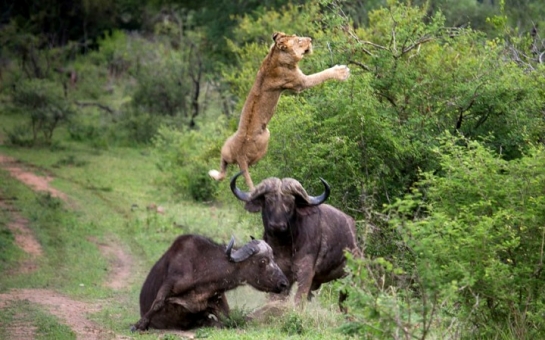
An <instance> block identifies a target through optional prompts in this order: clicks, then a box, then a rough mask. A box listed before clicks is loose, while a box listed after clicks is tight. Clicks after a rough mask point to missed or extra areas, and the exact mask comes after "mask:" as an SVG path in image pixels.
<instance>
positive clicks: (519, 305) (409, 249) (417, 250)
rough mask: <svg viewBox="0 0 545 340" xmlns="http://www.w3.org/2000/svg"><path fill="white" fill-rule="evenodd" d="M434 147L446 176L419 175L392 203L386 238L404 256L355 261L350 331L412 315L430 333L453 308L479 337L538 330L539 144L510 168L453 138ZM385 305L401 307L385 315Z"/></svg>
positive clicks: (542, 166) (543, 218)
mask: <svg viewBox="0 0 545 340" xmlns="http://www.w3.org/2000/svg"><path fill="white" fill-rule="evenodd" d="M435 151H436V153H437V154H438V156H439V158H440V164H441V172H439V173H431V172H426V173H422V176H421V179H420V180H419V181H418V183H417V184H416V188H417V190H415V191H413V192H412V193H410V194H407V195H406V196H405V197H404V198H403V199H399V200H397V201H396V203H395V204H393V205H391V206H390V207H389V209H390V210H389V215H390V216H391V217H392V218H391V220H390V225H391V229H390V231H389V232H388V233H391V234H393V235H398V236H397V237H396V240H397V242H398V243H399V248H398V251H396V252H393V253H391V254H389V255H388V259H387V260H385V259H381V258H376V259H369V260H361V261H354V260H351V261H350V262H349V267H350V272H351V280H350V281H349V282H350V283H349V284H348V287H349V288H347V289H348V290H349V302H348V303H347V304H348V305H349V308H350V307H352V309H351V310H352V313H353V314H354V316H355V317H356V318H357V320H358V321H357V322H356V325H355V326H354V325H351V329H352V330H354V329H356V330H362V329H367V328H368V327H369V324H371V326H372V325H373V323H372V322H373V320H375V322H380V323H384V322H386V321H388V322H392V321H395V322H396V326H397V328H398V329H401V328H400V327H401V325H405V324H406V323H410V322H411V320H406V319H405V318H406V317H407V316H412V317H413V318H414V319H412V320H416V321H417V323H418V322H421V323H422V325H421V326H420V327H416V328H415V327H414V324H413V325H412V326H410V327H408V329H418V332H424V331H426V330H427V329H428V328H429V324H428V323H429V322H434V318H435V319H437V320H438V321H440V322H442V323H444V322H450V321H448V319H445V318H447V315H449V313H451V312H453V311H455V312H456V313H457V314H456V315H457V317H458V321H459V322H461V323H462V325H474V327H473V328H471V330H470V328H469V327H468V326H463V330H464V333H465V332H471V333H473V334H474V335H476V336H479V337H483V338H489V337H490V336H493V335H494V334H497V333H498V332H499V331H500V330H501V332H507V333H513V334H516V335H517V336H516V337H517V338H528V337H534V336H538V334H542V332H543V331H544V327H545V325H544V324H543V322H541V320H540V318H539V317H538V316H537V315H539V311H540V310H542V308H543V305H544V302H545V301H543V299H542V296H543V293H544V290H545V285H544V284H543V277H542V276H543V274H542V269H541V267H542V261H543V258H542V257H543V255H542V254H543V250H544V248H543V247H544V246H543V244H544V240H545V238H544V235H545V233H544V230H543V225H544V222H545V214H543V212H542V209H541V206H542V204H543V202H544V201H545V192H544V191H543V188H544V187H545V186H544V184H545V176H544V175H543V174H544V173H545V172H544V170H545V162H544V161H543V160H544V158H543V152H544V150H543V148H541V147H540V148H531V149H530V152H529V153H528V154H525V155H524V156H523V157H521V158H520V159H518V160H514V161H510V162H508V161H505V160H503V159H501V158H500V157H498V155H497V154H495V153H494V152H492V151H491V150H489V149H487V148H486V147H484V146H483V145H482V144H480V143H478V142H475V141H469V140H467V139H456V138H453V137H451V136H448V135H447V136H446V137H445V138H443V139H442V140H441V145H440V147H438V148H437V149H436V150H435ZM407 255H408V256H407ZM377 265H379V266H378V269H377ZM382 271H383V272H385V275H382V274H381V272H382ZM373 287H375V290H373ZM376 287H380V288H381V289H376ZM409 288H410V289H409ZM400 289H402V290H401V291H402V292H403V294H399V293H400V291H399V290H400ZM415 298H418V299H419V300H416V301H415ZM384 299H388V300H391V301H392V303H393V306H395V308H397V309H398V311H397V312H396V311H395V310H387V309H385V307H386V306H385V305H384V301H385V300H384ZM388 300H386V301H388ZM365 306H367V307H365ZM370 306H372V307H370ZM455 306H457V307H456V308H455ZM361 307H363V309H362V310H360V309H359V308H361ZM370 308H373V309H370ZM413 308H414V309H413ZM373 310H374V312H373ZM366 311H367V312H366ZM371 312H373V313H375V314H373V313H371ZM373 315H374V316H375V317H374V319H373V318H371V316H373ZM394 316H395V318H394ZM419 320H421V321H419ZM400 321H401V322H400ZM412 322H413V323H414V321H412ZM356 326H357V327H356ZM375 326H376V325H375ZM383 326H384V325H383ZM380 329H381V330H382V332H383V331H384V330H385V329H386V330H389V329H391V327H388V326H384V327H380ZM411 334H413V333H411ZM423 334H425V333H423Z"/></svg>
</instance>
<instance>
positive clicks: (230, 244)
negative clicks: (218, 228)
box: [225, 236, 235, 258]
mask: <svg viewBox="0 0 545 340" xmlns="http://www.w3.org/2000/svg"><path fill="white" fill-rule="evenodd" d="M234 245H235V236H231V241H229V244H228V245H227V249H225V255H227V257H229V258H231V250H232V249H233V246H234Z"/></svg>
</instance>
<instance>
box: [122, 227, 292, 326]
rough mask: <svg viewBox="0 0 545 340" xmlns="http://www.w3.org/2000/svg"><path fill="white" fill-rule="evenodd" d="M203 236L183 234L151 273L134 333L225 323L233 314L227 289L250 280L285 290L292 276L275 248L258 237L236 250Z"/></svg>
mask: <svg viewBox="0 0 545 340" xmlns="http://www.w3.org/2000/svg"><path fill="white" fill-rule="evenodd" d="M233 245H234V238H232V239H231V241H230V243H229V244H228V245H227V246H225V245H220V244H217V243H215V242H213V241H212V240H210V239H208V238H206V237H203V236H199V235H182V236H179V237H178V238H177V239H176V240H175V241H174V243H173V244H172V245H171V246H170V248H169V249H168V250H167V251H166V252H165V254H163V256H162V257H161V258H160V259H159V261H157V263H155V265H154V266H153V267H152V269H151V271H150V272H149V274H148V276H147V278H146V280H145V282H144V285H143V286H142V290H141V292H140V316H141V319H140V320H139V321H138V322H137V323H136V324H135V325H134V326H133V327H132V330H133V331H136V330H146V329H148V328H149V327H152V328H157V329H183V330H187V329H191V328H196V327H209V326H216V327H221V326H222V324H221V319H222V318H224V317H227V316H228V314H229V304H228V303H227V299H226V297H225V292H226V291H228V290H231V289H234V288H236V287H238V286H240V285H243V284H245V283H248V284H249V285H251V286H252V287H254V288H256V289H258V290H260V291H265V292H273V293H281V292H282V291H284V290H286V289H287V287H288V280H287V278H286V276H285V275H284V274H283V273H282V271H281V270H280V268H279V267H278V265H277V264H276V263H275V261H274V258H273V252H272V249H271V247H270V246H269V245H268V244H267V243H265V242H264V241H261V240H252V241H251V242H249V243H247V244H246V245H244V246H243V247H242V248H240V249H238V250H235V251H233Z"/></svg>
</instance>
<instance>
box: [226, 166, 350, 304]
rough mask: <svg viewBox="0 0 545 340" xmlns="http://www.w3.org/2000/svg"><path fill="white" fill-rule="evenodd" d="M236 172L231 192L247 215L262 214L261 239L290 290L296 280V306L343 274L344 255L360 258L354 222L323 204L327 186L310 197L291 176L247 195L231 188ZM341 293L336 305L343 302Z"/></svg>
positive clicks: (265, 183) (266, 183)
mask: <svg viewBox="0 0 545 340" xmlns="http://www.w3.org/2000/svg"><path fill="white" fill-rule="evenodd" d="M240 174H241V173H238V174H237V175H235V176H234V177H233V179H232V180H231V191H232V192H233V194H234V195H235V196H236V197H237V198H238V199H239V200H242V201H244V202H246V205H245V209H246V210H248V211H249V212H259V211H261V217H262V220H263V226H264V228H265V231H264V234H263V240H264V241H265V242H267V243H268V244H269V245H270V246H271V248H272V249H273V252H274V257H275V260H276V262H277V263H278V266H280V268H281V269H282V271H283V272H284V274H286V276H287V278H288V280H289V286H290V288H291V286H292V285H293V283H294V282H297V284H298V289H297V293H296V294H295V303H296V304H299V303H300V302H301V299H302V297H303V296H307V298H308V299H309V300H310V299H311V298H312V291H313V290H317V289H318V288H320V285H321V284H322V283H326V282H329V281H332V280H335V279H338V278H340V277H342V276H344V275H345V271H344V265H345V262H346V259H345V256H344V251H345V250H349V251H351V252H352V253H354V254H359V250H358V247H357V245H356V227H355V222H354V219H353V218H352V217H350V216H348V215H346V214H345V213H343V212H342V211H340V210H338V209H335V208H334V207H332V206H330V205H328V204H322V203H323V202H324V201H325V200H326V199H327V198H328V197H329V193H330V188H329V185H328V184H327V182H326V181H325V180H323V179H320V180H321V181H322V183H323V185H324V187H325V191H324V192H323V193H322V194H321V195H320V196H317V197H313V196H309V195H308V194H307V192H306V191H305V189H304V188H303V186H302V185H301V184H300V183H299V182H298V181H296V180H295V179H292V178H284V179H279V178H274V177H272V178H268V179H265V180H264V181H262V182H261V183H260V184H259V185H258V186H256V188H255V189H254V190H253V191H251V192H243V191H241V190H240V189H239V188H238V187H237V186H236V180H237V178H238V176H240ZM344 297H345V296H344V294H341V297H340V301H342V300H343V299H344Z"/></svg>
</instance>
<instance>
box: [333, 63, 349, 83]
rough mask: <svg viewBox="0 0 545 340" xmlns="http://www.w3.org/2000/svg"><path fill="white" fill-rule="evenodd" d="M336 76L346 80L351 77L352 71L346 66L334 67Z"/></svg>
mask: <svg viewBox="0 0 545 340" xmlns="http://www.w3.org/2000/svg"><path fill="white" fill-rule="evenodd" d="M332 69H333V72H335V76H336V78H337V79H339V80H346V79H348V77H349V76H350V69H349V68H348V66H346V65H335V66H333V67H332Z"/></svg>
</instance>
